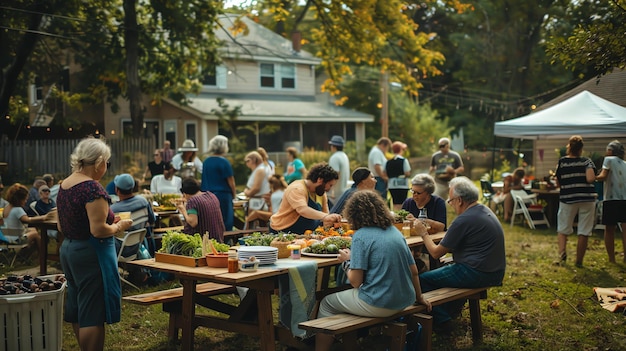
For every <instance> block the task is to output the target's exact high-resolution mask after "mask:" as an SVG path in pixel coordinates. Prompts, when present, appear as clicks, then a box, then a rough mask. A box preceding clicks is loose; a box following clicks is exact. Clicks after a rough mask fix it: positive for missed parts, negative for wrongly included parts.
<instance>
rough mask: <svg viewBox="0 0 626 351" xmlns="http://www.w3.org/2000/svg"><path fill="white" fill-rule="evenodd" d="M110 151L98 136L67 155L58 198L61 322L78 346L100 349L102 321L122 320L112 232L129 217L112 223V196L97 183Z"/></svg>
mask: <svg viewBox="0 0 626 351" xmlns="http://www.w3.org/2000/svg"><path fill="white" fill-rule="evenodd" d="M110 157H111V149H110V148H109V146H108V145H107V144H106V143H105V142H104V141H103V140H102V139H96V138H92V137H89V138H86V139H83V140H82V141H81V142H80V143H78V145H77V146H76V148H75V149H74V152H73V153H72V155H71V156H70V163H71V165H72V170H73V173H72V174H71V175H70V176H69V177H67V178H66V179H65V180H63V183H62V184H61V187H60V189H59V195H58V197H57V208H58V213H59V223H58V229H59V230H60V231H61V232H62V233H63V235H64V237H65V240H63V244H62V245H61V250H60V256H61V265H62V267H63V272H65V277H66V278H67V284H68V285H67V299H66V302H65V315H64V320H65V321H66V322H69V323H72V328H73V329H74V334H75V336H76V339H77V341H78V345H79V346H80V349H81V350H103V349H104V336H105V329H104V323H105V322H106V323H109V324H111V323H116V322H119V321H120V318H121V295H122V294H121V293H122V287H121V283H120V278H119V273H118V270H117V255H116V253H115V243H114V240H116V239H115V238H114V237H113V236H114V235H115V234H117V233H120V232H123V231H125V230H127V229H128V228H130V226H131V225H132V223H133V221H132V220H131V219H123V220H119V221H117V222H116V221H115V216H114V214H113V211H111V209H110V208H109V205H110V203H111V199H110V197H109V195H108V194H107V193H106V191H105V189H104V188H103V187H102V185H100V182H99V181H100V179H101V178H102V177H103V176H104V174H105V173H106V171H107V169H108V167H109V159H110Z"/></svg>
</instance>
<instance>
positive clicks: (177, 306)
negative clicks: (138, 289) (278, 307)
mask: <svg viewBox="0 0 626 351" xmlns="http://www.w3.org/2000/svg"><path fill="white" fill-rule="evenodd" d="M236 292H237V290H236V289H235V287H234V286H231V285H225V284H218V283H202V284H198V285H196V293H197V294H199V295H202V296H213V295H221V294H230V293H236ZM182 299H183V288H182V287H181V288H173V289H168V290H161V291H155V292H150V293H145V294H139V295H132V296H124V297H123V298H122V300H124V301H128V302H130V303H134V304H138V305H143V306H149V305H154V304H158V303H160V304H163V311H164V312H167V313H169V314H170V319H169V326H168V328H167V336H168V338H169V339H170V340H176V339H178V331H179V330H180V325H181V321H182V314H181V304H182Z"/></svg>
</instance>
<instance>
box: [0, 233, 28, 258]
mask: <svg viewBox="0 0 626 351" xmlns="http://www.w3.org/2000/svg"><path fill="white" fill-rule="evenodd" d="M1 233H2V234H3V237H4V238H5V239H6V240H7V241H0V254H2V256H3V257H4V259H5V261H6V262H7V264H8V265H9V267H10V268H13V265H14V264H15V259H16V258H17V254H18V252H20V250H22V249H23V248H25V247H28V243H27V242H25V241H24V242H20V238H21V237H23V236H24V230H23V229H7V228H3V229H2V230H1ZM11 253H13V257H12V258H11V257H10V256H9V255H10V254H11Z"/></svg>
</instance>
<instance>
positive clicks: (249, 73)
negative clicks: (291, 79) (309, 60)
mask: <svg viewBox="0 0 626 351" xmlns="http://www.w3.org/2000/svg"><path fill="white" fill-rule="evenodd" d="M267 63H270V62H269V61H267ZM259 64H260V63H259V62H252V61H237V62H232V61H226V62H224V65H225V66H226V67H227V69H228V70H229V71H230V74H227V77H226V89H219V88H217V87H209V86H205V87H204V88H203V91H204V92H223V93H227V94H229V95H230V94H268V95H275V94H279V95H283V96H285V95H293V96H307V95H309V96H314V95H315V92H316V86H315V73H314V72H313V71H312V70H311V65H303V64H297V65H296V87H295V89H281V88H263V87H261V83H260V68H259ZM276 84H280V82H279V81H278V80H277V81H276Z"/></svg>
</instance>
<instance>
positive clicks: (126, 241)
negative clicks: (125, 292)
mask: <svg viewBox="0 0 626 351" xmlns="http://www.w3.org/2000/svg"><path fill="white" fill-rule="evenodd" d="M145 237H146V228H142V229H137V230H133V231H130V232H127V233H126V235H124V238H123V239H120V238H116V239H117V240H121V241H122V244H121V247H120V251H119V252H118V253H117V265H118V267H119V268H120V269H121V272H120V279H121V280H122V282H124V283H126V284H128V285H130V286H132V287H133V288H135V289H137V290H140V289H139V287H137V286H136V285H135V284H133V283H131V282H129V281H128V280H126V278H124V274H125V272H126V262H130V261H133V260H135V259H136V258H137V252H138V251H139V246H140V245H141V243H143V239H145ZM124 248H132V253H125V252H124Z"/></svg>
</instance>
